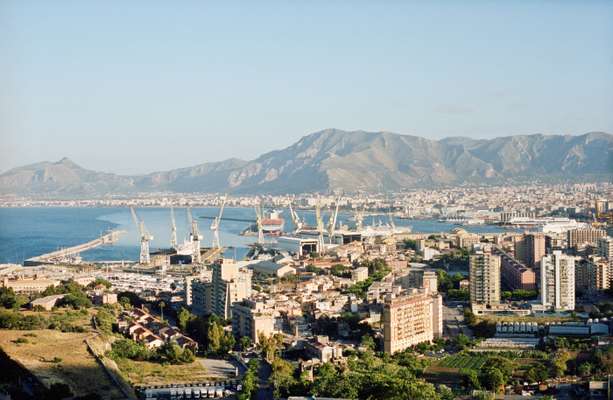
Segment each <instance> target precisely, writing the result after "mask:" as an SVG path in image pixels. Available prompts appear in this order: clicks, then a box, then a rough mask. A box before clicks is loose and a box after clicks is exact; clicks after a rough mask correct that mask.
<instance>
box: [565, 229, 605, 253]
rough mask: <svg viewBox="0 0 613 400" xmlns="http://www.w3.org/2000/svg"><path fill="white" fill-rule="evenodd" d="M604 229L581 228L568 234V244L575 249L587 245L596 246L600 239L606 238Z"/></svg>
mask: <svg viewBox="0 0 613 400" xmlns="http://www.w3.org/2000/svg"><path fill="white" fill-rule="evenodd" d="M606 236H607V231H605V230H604V229H594V228H580V229H571V230H569V231H568V232H566V242H567V244H568V247H569V248H572V249H575V248H578V247H583V246H585V245H590V246H596V244H597V242H598V239H600V238H603V237H606Z"/></svg>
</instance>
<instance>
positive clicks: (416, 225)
mask: <svg viewBox="0 0 613 400" xmlns="http://www.w3.org/2000/svg"><path fill="white" fill-rule="evenodd" d="M174 211H175V219H176V225H177V238H178V241H179V242H181V241H182V240H183V239H184V238H187V236H188V234H189V229H191V225H190V223H189V222H188V218H187V210H186V209H185V208H175V210H174ZM280 211H281V212H282V216H283V218H284V219H285V230H286V231H288V230H291V229H292V223H291V219H290V216H289V211H288V210H280ZM297 212H298V214H299V215H300V216H301V218H302V219H303V220H305V221H306V222H307V224H309V225H314V224H315V214H314V212H313V211H312V210H298V211H297ZM136 213H137V214H138V216H139V218H140V219H142V220H143V221H144V222H145V226H146V228H147V230H148V231H149V232H150V233H151V234H152V235H153V237H154V238H153V240H152V241H151V244H150V246H151V249H152V250H155V249H161V248H169V247H170V230H171V219H170V210H169V209H168V208H138V209H136ZM218 213H219V209H218V208H215V207H203V208H193V209H192V215H193V217H194V218H197V219H198V221H199V230H200V233H201V234H202V235H204V241H203V244H202V246H203V247H205V246H210V245H211V242H212V237H213V235H212V231H211V230H210V225H211V222H212V220H211V219H203V218H200V217H203V216H206V217H215V216H216V215H218ZM223 216H224V218H228V220H225V219H222V221H221V223H220V227H219V233H220V241H221V244H222V246H224V247H225V248H226V252H225V255H226V256H227V257H234V258H237V259H240V258H242V257H244V256H245V254H246V253H247V251H248V249H249V247H248V246H249V244H251V243H253V242H254V241H255V240H256V238H255V237H253V236H241V232H242V231H244V230H245V229H246V228H248V227H249V225H250V224H251V223H252V222H249V221H253V222H255V212H254V210H253V209H252V208H240V207H236V208H232V207H229V208H228V207H226V208H225V210H224V214H223ZM351 217H352V215H351V214H349V213H344V212H341V213H339V217H338V220H339V221H340V223H342V224H346V225H349V226H351V225H352V224H353V221H352V220H351ZM231 219H236V220H238V221H233V220H231ZM324 220H327V213H325V212H324ZM394 221H395V224H396V225H397V226H411V228H412V231H413V232H423V233H439V232H449V231H451V230H452V229H454V228H457V227H458V226H457V225H454V224H450V223H444V222H439V221H437V220H435V219H395V220H394ZM387 222H388V217H387V216H385V215H381V216H372V217H366V218H365V219H364V224H365V225H378V224H385V223H387ZM463 228H464V229H466V230H467V231H469V232H475V233H495V232H502V231H503V229H502V228H500V227H498V226H494V225H470V226H465V227H463ZM110 230H122V231H124V233H123V234H122V235H121V236H120V239H119V240H118V241H117V242H116V243H115V244H113V245H105V246H100V247H97V248H95V249H91V250H88V251H85V252H83V253H81V257H82V258H83V259H84V260H87V261H119V260H126V261H133V260H138V256H139V248H140V247H139V246H140V239H139V234H138V229H137V227H136V226H135V224H134V222H133V220H132V217H131V214H130V209H129V208H74V207H72V208H59V207H46V208H30V207H28V208H0V264H4V263H17V264H21V263H23V261H24V260H26V259H28V258H31V257H35V256H38V255H41V254H45V253H48V252H51V251H55V250H58V249H60V248H64V247H70V246H74V245H77V244H81V243H85V242H88V241H90V240H93V239H96V238H97V237H99V236H100V235H102V234H104V233H105V232H108V231H110Z"/></svg>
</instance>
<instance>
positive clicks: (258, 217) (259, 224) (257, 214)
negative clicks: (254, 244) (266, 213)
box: [254, 200, 264, 244]
mask: <svg viewBox="0 0 613 400" xmlns="http://www.w3.org/2000/svg"><path fill="white" fill-rule="evenodd" d="M254 208H255V224H256V226H257V229H258V244H263V243H264V228H263V227H262V218H263V217H262V203H261V202H260V200H258V202H257V204H256V205H255V206H254Z"/></svg>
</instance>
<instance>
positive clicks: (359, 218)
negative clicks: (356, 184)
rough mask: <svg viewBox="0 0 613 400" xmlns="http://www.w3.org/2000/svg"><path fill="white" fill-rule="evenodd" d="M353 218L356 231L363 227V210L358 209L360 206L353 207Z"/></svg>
mask: <svg viewBox="0 0 613 400" xmlns="http://www.w3.org/2000/svg"><path fill="white" fill-rule="evenodd" d="M354 219H355V229H356V231H361V230H362V228H363V227H364V210H360V206H357V208H356V209H355V215H354Z"/></svg>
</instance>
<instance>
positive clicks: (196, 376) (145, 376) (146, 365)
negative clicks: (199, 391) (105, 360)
mask: <svg viewBox="0 0 613 400" xmlns="http://www.w3.org/2000/svg"><path fill="white" fill-rule="evenodd" d="M115 362H116V363H117V366H118V367H119V369H120V370H121V373H122V374H123V376H124V377H125V378H126V379H127V380H128V381H129V382H130V383H131V384H132V385H135V386H138V385H165V384H170V383H196V382H205V381H211V380H213V378H212V377H210V376H209V375H208V374H207V371H206V369H205V368H204V367H203V366H202V364H201V363H200V361H194V362H193V363H191V364H188V365H170V364H166V365H163V364H159V363H154V362H149V361H133V360H129V359H127V358H120V359H116V360H115Z"/></svg>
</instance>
